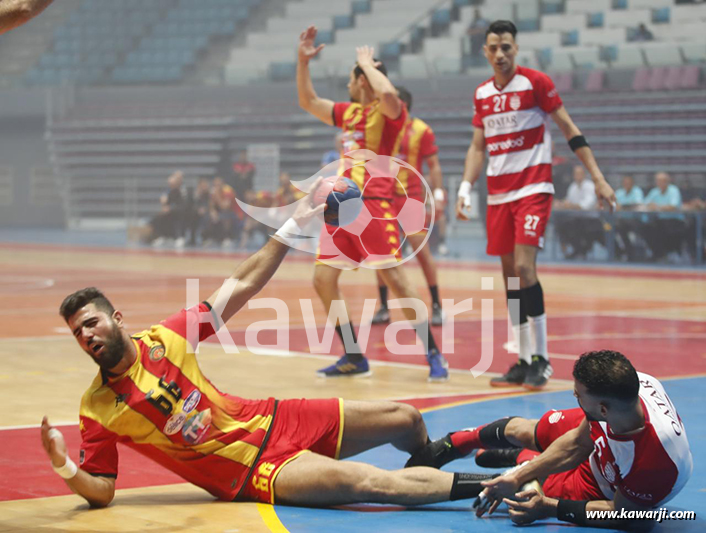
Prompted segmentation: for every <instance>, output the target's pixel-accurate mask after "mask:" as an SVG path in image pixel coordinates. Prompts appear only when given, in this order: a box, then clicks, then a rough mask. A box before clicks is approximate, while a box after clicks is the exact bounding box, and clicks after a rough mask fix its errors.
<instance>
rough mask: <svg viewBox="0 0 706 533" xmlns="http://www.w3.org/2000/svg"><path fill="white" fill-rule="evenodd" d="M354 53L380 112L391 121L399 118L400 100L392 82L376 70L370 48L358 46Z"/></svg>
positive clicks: (372, 52)
mask: <svg viewBox="0 0 706 533" xmlns="http://www.w3.org/2000/svg"><path fill="white" fill-rule="evenodd" d="M355 53H356V63H357V64H358V66H359V67H360V68H361V69H362V70H363V73H364V74H365V77H366V78H367V80H368V83H369V84H370V88H371V89H372V90H373V93H375V97H376V98H378V99H379V100H380V112H381V113H382V114H383V115H385V116H386V117H387V118H391V119H392V120H395V119H396V118H399V116H400V113H402V100H400V97H399V96H398V95H397V89H396V88H395V86H394V85H393V84H392V82H391V81H390V80H389V79H388V78H387V76H385V75H384V74H383V73H382V72H380V71H379V70H378V69H377V65H376V64H375V59H374V50H373V49H372V48H371V47H370V46H359V47H358V48H356V49H355Z"/></svg>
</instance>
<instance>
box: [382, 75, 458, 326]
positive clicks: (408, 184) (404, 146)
mask: <svg viewBox="0 0 706 533" xmlns="http://www.w3.org/2000/svg"><path fill="white" fill-rule="evenodd" d="M397 93H398V94H399V97H400V100H402V101H403V102H404V103H405V105H406V106H407V111H410V112H411V111H412V94H411V93H410V92H409V91H408V90H407V89H405V88H404V87H398V88H397ZM399 135H400V136H399V139H398V141H397V153H396V154H395V157H397V158H398V159H401V160H403V161H407V163H409V164H410V165H411V166H413V167H414V168H415V169H417V172H419V174H420V175H423V173H422V171H423V170H424V169H423V167H424V163H426V165H427V167H428V168H429V174H428V176H429V178H428V179H429V184H430V186H431V189H432V190H433V191H434V198H433V200H432V201H434V202H435V203H436V213H437V216H438V214H439V213H440V212H442V211H443V209H444V207H445V206H444V203H445V195H444V189H443V187H442V180H443V178H442V174H441V165H440V164H439V147H438V146H437V145H436V137H435V136H434V131H433V130H432V129H431V127H430V126H429V125H428V124H427V123H426V122H424V121H423V120H422V119H420V118H417V117H411V116H410V118H409V120H407V123H406V124H405V125H404V128H402V131H401V132H400V134H399ZM397 179H398V180H399V181H398V182H397V185H396V186H395V196H394V201H393V207H394V208H395V212H396V213H399V212H400V210H401V209H402V206H403V205H404V203H405V201H406V199H407V198H413V199H415V200H418V201H420V202H424V200H425V194H424V193H425V191H424V186H423V185H422V183H421V180H420V178H419V176H417V175H416V174H414V173H413V172H411V171H410V170H409V169H406V168H400V171H399V173H398V174H397ZM425 237H426V230H422V231H420V232H418V233H412V234H407V240H408V241H409V243H410V244H411V245H412V248H413V249H414V250H415V251H417V250H418V252H417V259H418V260H419V264H420V265H421V267H422V271H423V272H424V277H425V278H426V280H427V285H428V286H429V292H430V293H431V300H432V303H431V306H432V307H431V324H432V326H440V325H441V324H442V323H443V321H444V314H443V310H442V309H441V301H440V300H439V286H438V282H437V276H436V262H435V261H434V256H432V255H431V250H429V247H428V246H423V244H424V239H425ZM420 247H421V249H420ZM377 277H378V290H379V291H380V308H379V309H378V310H377V312H376V313H375V316H374V317H373V324H387V323H388V322H390V311H389V310H388V308H387V285H385V282H384V281H383V279H382V276H381V275H380V272H378V273H377Z"/></svg>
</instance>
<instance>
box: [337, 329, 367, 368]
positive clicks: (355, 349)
mask: <svg viewBox="0 0 706 533" xmlns="http://www.w3.org/2000/svg"><path fill="white" fill-rule="evenodd" d="M344 330H347V331H349V332H350V336H351V339H352V340H353V345H352V346H351V345H350V341H348V345H346V338H345V337H344V335H343V333H344ZM336 333H338V336H339V337H340V338H341V342H342V343H343V349H344V350H345V352H346V355H347V356H348V359H350V361H351V362H352V363H357V362H358V361H362V360H363V352H362V351H361V349H360V346H358V338H357V337H356V334H355V330H354V329H353V325H352V324H351V323H350V322H348V323H347V324H343V325H341V324H338V325H337V326H336Z"/></svg>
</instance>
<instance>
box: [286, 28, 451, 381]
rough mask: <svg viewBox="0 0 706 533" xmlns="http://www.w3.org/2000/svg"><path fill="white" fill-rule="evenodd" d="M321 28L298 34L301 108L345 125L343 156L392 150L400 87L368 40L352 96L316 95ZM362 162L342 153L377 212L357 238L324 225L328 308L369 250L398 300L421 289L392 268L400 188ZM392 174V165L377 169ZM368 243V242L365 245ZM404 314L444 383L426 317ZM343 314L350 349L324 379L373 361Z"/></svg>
mask: <svg viewBox="0 0 706 533" xmlns="http://www.w3.org/2000/svg"><path fill="white" fill-rule="evenodd" d="M315 40H316V28H314V27H313V26H311V27H309V28H308V29H307V30H305V31H304V32H302V34H301V36H300V38H299V53H298V57H299V60H298V62H297V91H298V93H299V106H300V107H301V108H302V109H304V110H305V111H307V112H309V113H311V114H312V115H313V116H315V117H316V118H318V119H319V120H321V122H324V123H325V124H328V125H330V126H337V127H339V128H341V129H342V130H343V132H344V133H343V152H344V154H346V153H347V154H350V153H353V154H355V153H356V151H357V152H358V153H361V152H364V151H365V150H367V151H370V152H374V153H375V154H376V155H378V156H392V155H393V154H394V153H395V145H396V143H397V139H398V137H399V133H400V131H401V130H402V128H403V127H404V125H405V123H406V122H407V117H408V114H407V109H406V108H405V105H404V103H403V102H402V101H401V100H400V99H399V97H398V96H397V89H395V87H394V85H392V83H391V82H390V80H389V79H387V75H386V70H385V67H384V65H382V63H380V62H379V61H377V60H375V59H374V57H373V50H372V49H371V48H369V47H367V46H363V47H360V48H358V49H357V50H356V66H355V67H354V68H353V69H352V70H351V73H350V79H349V82H348V90H349V93H350V98H351V101H350V102H338V103H336V102H333V101H332V100H328V99H326V98H321V97H319V96H318V95H317V94H316V91H315V90H314V86H313V84H312V82H311V74H310V73H309V61H310V60H311V59H312V58H313V57H315V56H316V55H318V53H319V52H320V51H321V50H322V49H323V47H324V45H323V44H321V45H319V46H315V44H314V42H315ZM361 162H363V161H362V160H360V161H355V160H354V159H352V158H350V157H344V164H346V163H350V164H352V166H351V167H346V169H345V171H344V172H343V175H344V176H346V177H349V178H351V179H352V180H353V181H355V182H356V184H357V185H358V186H359V187H360V189H361V191H362V192H363V202H364V204H365V207H366V209H367V210H368V211H369V212H370V214H371V215H372V216H373V217H375V218H373V219H372V220H371V221H370V223H369V224H368V225H367V227H366V228H365V230H364V231H363V232H362V233H361V235H360V237H359V236H358V235H356V234H355V233H350V232H348V231H346V230H345V228H336V227H332V226H324V229H323V230H322V232H321V239H320V244H319V254H318V255H317V259H318V260H319V261H318V262H317V264H316V268H315V271H314V287H315V288H316V292H317V293H318V295H319V297H320V298H321V301H322V302H323V304H324V307H325V308H326V312H327V313H329V312H330V310H331V307H332V305H333V304H334V302H345V300H344V298H343V295H342V294H341V292H340V290H339V287H338V280H339V277H340V275H341V269H340V268H337V267H336V265H335V264H334V263H336V262H340V263H341V266H342V267H345V266H349V267H350V265H354V266H355V265H359V264H360V262H361V261H363V260H365V258H366V257H368V256H369V255H370V254H375V256H379V257H381V258H383V259H382V260H381V262H380V264H379V265H376V266H377V267H378V268H379V270H378V272H380V274H381V275H382V278H383V280H384V282H385V284H386V285H387V286H388V287H389V288H390V289H392V292H393V293H394V294H395V295H396V296H397V297H398V298H409V299H415V300H418V296H417V292H416V290H415V289H414V288H413V286H412V285H411V284H410V283H409V281H408V280H407V278H406V276H405V274H404V271H403V270H402V269H401V268H400V267H399V266H395V265H396V264H397V262H398V261H399V259H400V251H399V247H400V243H399V228H398V226H397V224H396V223H392V222H390V221H389V220H386V219H392V218H394V216H395V215H394V212H393V208H392V201H393V197H394V194H395V191H394V186H395V183H397V182H396V180H395V179H394V177H375V179H372V178H371V175H370V173H369V172H368V170H367V169H366V167H365V166H364V165H361V164H358V163H361ZM377 170H378V173H380V172H389V169H377ZM361 241H364V242H365V247H363V243H362V242H361ZM403 311H404V313H405V317H406V318H407V319H408V320H409V321H410V322H412V323H413V325H414V328H415V330H416V332H417V336H418V337H419V339H420V340H421V342H422V344H423V345H424V351H425V353H426V357H427V362H428V364H429V381H446V380H447V379H448V377H449V372H448V363H447V362H446V359H444V357H443V356H442V355H441V353H440V352H439V349H438V347H437V345H436V342H435V341H434V336H433V335H432V333H431V330H430V328H429V321H428V320H427V319H426V318H424V319H423V320H421V321H419V319H418V318H417V316H416V312H415V310H414V309H411V308H404V309H403ZM349 316H350V314H349V313H348V312H346V321H345V322H344V321H343V319H339V320H338V324H337V325H336V332H337V333H338V335H339V337H340V338H341V341H343V345H344V347H345V350H346V353H345V354H344V356H343V357H341V358H340V359H339V360H338V362H336V363H335V364H334V365H331V366H329V367H326V368H322V369H321V370H319V372H318V374H319V375H320V376H323V377H340V376H351V377H355V376H369V375H370V374H371V372H370V366H369V364H368V360H367V359H366V358H365V357H364V356H363V353H362V350H361V349H360V346H359V345H358V342H357V340H356V337H355V331H354V329H353V326H352V325H351V323H350V320H348V319H347V317H349Z"/></svg>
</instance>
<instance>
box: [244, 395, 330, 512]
mask: <svg viewBox="0 0 706 533" xmlns="http://www.w3.org/2000/svg"><path fill="white" fill-rule="evenodd" d="M342 438H343V400H342V399H340V398H331V399H326V400H280V402H279V403H278V404H277V413H276V414H275V420H274V422H273V424H272V429H271V430H270V437H269V439H268V441H267V444H266V445H265V450H264V451H263V452H262V455H261V456H260V459H259V460H258V462H257V463H256V464H255V467H254V468H253V470H252V474H251V475H250V479H249V480H248V481H247V482H246V483H245V486H244V487H243V492H242V493H241V495H240V497H239V498H238V500H239V501H240V500H243V501H257V502H263V503H275V493H274V490H273V488H274V485H275V479H276V478H277V474H279V472H280V470H281V469H282V467H283V466H284V465H286V464H287V463H289V462H290V461H292V460H293V459H296V458H297V457H299V456H300V455H301V454H303V453H306V452H313V453H318V454H320V455H325V456H326V457H331V458H332V459H338V454H339V453H340V451H341V439H342Z"/></svg>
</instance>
